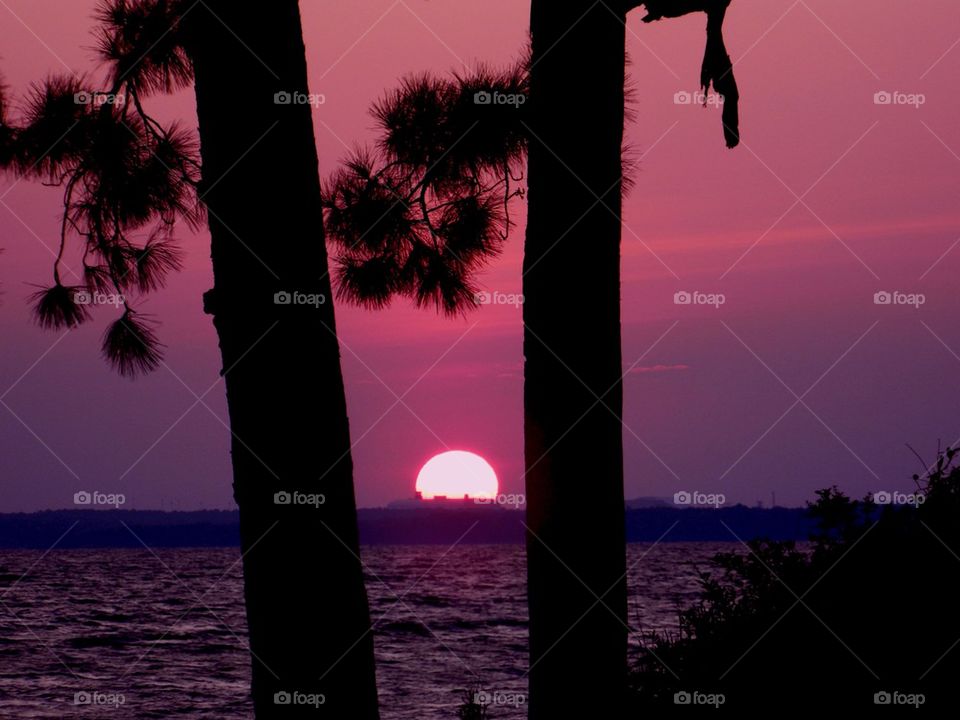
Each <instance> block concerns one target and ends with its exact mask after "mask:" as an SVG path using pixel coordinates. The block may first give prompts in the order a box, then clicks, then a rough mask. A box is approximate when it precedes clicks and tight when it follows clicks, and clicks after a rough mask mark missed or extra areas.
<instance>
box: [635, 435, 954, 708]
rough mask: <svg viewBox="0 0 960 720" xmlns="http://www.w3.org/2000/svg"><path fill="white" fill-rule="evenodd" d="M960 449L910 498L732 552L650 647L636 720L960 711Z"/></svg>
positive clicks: (641, 658)
mask: <svg viewBox="0 0 960 720" xmlns="http://www.w3.org/2000/svg"><path fill="white" fill-rule="evenodd" d="M957 452H958V451H957V450H956V449H952V448H948V449H946V450H945V451H942V452H938V454H937V460H936V462H935V463H934V465H933V466H932V467H930V468H928V469H926V470H925V471H924V472H923V474H921V475H914V478H913V479H914V482H915V483H916V491H915V492H914V493H910V494H891V493H877V494H875V495H873V496H868V497H866V498H864V499H863V500H859V501H858V500H851V499H850V498H848V497H847V496H846V495H844V494H843V493H842V492H841V491H840V490H838V489H837V488H836V487H832V488H829V489H825V490H820V491H819V492H818V493H817V495H818V498H817V501H816V502H814V503H812V504H810V505H809V512H810V513H811V515H812V516H813V517H814V518H815V519H816V521H817V526H818V530H817V532H815V533H814V534H813V536H812V537H811V538H810V543H809V544H804V545H801V546H797V545H795V544H794V543H792V542H768V541H765V540H756V541H753V542H750V543H748V544H747V545H748V546H749V551H747V549H746V548H744V549H743V551H741V552H724V553H720V554H718V555H717V556H715V558H714V559H713V561H712V562H713V569H712V571H708V572H703V573H702V574H701V582H702V586H703V589H702V595H701V599H700V601H699V602H698V603H697V605H695V606H694V607H691V608H689V609H687V610H685V611H683V612H682V613H681V615H680V628H679V633H678V634H677V635H672V636H670V635H662V634H660V635H658V634H650V635H648V636H647V638H646V641H645V642H644V643H643V647H642V648H641V649H640V651H639V654H638V657H637V659H636V662H635V664H634V667H633V672H632V673H631V686H632V691H633V692H632V698H633V701H635V703H636V705H637V707H636V710H638V711H639V710H641V709H650V708H651V707H661V708H663V707H667V706H674V705H677V704H691V705H697V704H700V705H704V704H716V705H721V704H722V707H724V708H725V709H727V710H735V711H739V710H741V709H746V708H756V709H759V708H768V707H769V708H775V707H790V708H795V707H803V708H806V709H808V710H809V709H816V708H819V709H822V710H837V709H842V710H853V709H858V710H861V711H867V712H869V711H871V710H875V709H876V706H877V705H884V704H889V705H893V706H900V707H903V708H906V709H911V710H913V709H914V708H915V707H916V706H920V708H921V709H926V710H930V709H931V708H939V707H947V706H951V705H953V704H954V700H955V695H954V693H955V692H956V691H955V690H954V689H953V687H952V686H953V683H952V680H953V678H954V677H955V676H956V674H957V670H958V668H960V616H958V613H957V612H956V592H957V590H956V588H957V587H958V583H957V579H958V578H960V556H958V553H957V550H958V549H960V522H958V521H960V468H958V467H957V466H956V465H955V463H954V460H955V457H956V454H957Z"/></svg>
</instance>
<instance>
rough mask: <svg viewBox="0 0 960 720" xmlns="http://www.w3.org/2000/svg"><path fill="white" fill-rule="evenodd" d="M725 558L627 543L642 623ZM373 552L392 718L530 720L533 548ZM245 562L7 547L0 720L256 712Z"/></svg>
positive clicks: (2, 559) (188, 554)
mask: <svg viewBox="0 0 960 720" xmlns="http://www.w3.org/2000/svg"><path fill="white" fill-rule="evenodd" d="M720 549H730V546H729V545H723V544H717V543H663V544H660V545H656V546H651V544H649V543H639V544H636V545H631V546H630V547H629V549H628V564H629V565H630V566H632V570H631V572H630V576H629V580H630V593H631V607H630V621H631V624H632V625H635V626H638V627H640V628H642V629H643V631H644V632H646V631H651V630H660V631H664V630H674V631H675V630H676V627H677V608H678V607H679V606H685V605H688V604H689V603H690V602H691V601H692V600H693V599H694V598H695V596H696V592H697V588H698V585H697V575H696V571H697V569H698V567H699V568H703V567H705V566H706V562H707V560H708V559H709V557H710V556H711V555H712V554H713V553H714V552H716V551H718V550H720ZM363 555H364V561H365V563H366V564H367V566H368V571H367V585H368V588H369V593H370V604H371V615H372V617H373V619H374V620H375V621H376V652H377V663H378V664H377V672H378V682H379V686H380V700H381V706H382V708H383V710H382V716H383V718H384V720H415V719H416V720H434V719H436V720H440V719H441V718H442V719H444V720H452V718H455V717H456V707H457V705H458V704H459V702H460V700H461V695H462V690H463V689H464V688H467V687H472V686H475V685H482V686H483V687H484V688H485V689H486V690H487V691H488V696H489V697H490V698H493V699H496V700H497V701H498V702H499V703H500V704H499V705H498V706H497V708H496V715H495V716H496V717H497V718H522V717H525V715H526V713H525V709H524V708H523V707H522V706H520V702H519V701H520V700H522V698H523V693H525V692H526V680H525V677H524V672H525V667H526V665H527V654H526V639H527V638H526V635H527V628H526V620H527V616H526V606H525V592H526V588H525V585H526V583H525V580H526V578H525V570H524V553H523V549H522V547H519V546H513V545H496V546H493V545H490V546H458V547H455V548H453V549H448V548H446V547H439V546H396V547H366V548H364V553H363ZM238 560H239V551H238V550H237V549H235V548H223V549H176V550H157V551H156V555H154V554H152V553H150V552H148V551H146V550H142V551H136V550H67V551H53V552H51V553H49V554H47V555H46V556H44V555H43V553H41V552H34V551H15V552H10V551H0V717H3V718H73V717H77V718H100V717H110V718H116V719H119V718H167V717H190V718H218V719H222V718H249V717H251V716H252V713H251V710H250V704H249V702H248V700H247V697H246V692H247V685H248V682H249V663H248V657H247V654H246V651H245V649H244V648H245V643H246V639H245V635H246V625H245V619H244V614H243V602H242V600H243V598H242V584H241V575H240V573H241V568H240V564H239V563H238ZM23 573H27V575H26V577H24V579H23V580H22V581H20V582H19V583H17V579H18V578H19V577H20V576H21V575H22V574H23ZM93 693H97V695H94V694H93ZM78 694H79V695H78ZM77 700H79V701H80V702H82V703H83V702H86V701H90V702H89V704H76V701H77Z"/></svg>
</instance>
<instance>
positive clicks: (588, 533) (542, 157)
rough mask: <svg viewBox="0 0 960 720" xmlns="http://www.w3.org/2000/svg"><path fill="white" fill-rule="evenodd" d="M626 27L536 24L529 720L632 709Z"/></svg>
mask: <svg viewBox="0 0 960 720" xmlns="http://www.w3.org/2000/svg"><path fill="white" fill-rule="evenodd" d="M623 19H624V18H623V15H622V14H620V15H619V16H618V15H616V14H614V13H612V12H611V11H610V10H609V9H608V8H607V7H605V5H604V3H597V4H594V2H593V0H576V1H573V0H571V2H565V3H557V2H549V1H548V0H534V2H533V8H532V16H531V31H532V36H533V38H532V42H533V48H532V69H531V87H530V95H531V116H530V129H531V131H532V133H531V134H532V137H531V140H530V150H529V175H528V183H529V216H528V225H527V239H526V249H525V255H524V287H523V292H524V295H525V297H526V301H525V304H524V323H525V326H526V327H525V332H524V355H525V358H526V365H525V372H524V375H525V384H524V404H525V416H526V419H525V435H526V437H525V459H526V472H527V474H526V493H527V522H528V525H529V532H528V535H527V562H528V578H529V603H530V663H531V671H530V718H531V719H532V720H546V719H550V720H553V719H554V718H559V717H583V718H587V717H596V718H616V717H618V716H619V714H620V712H621V708H622V702H623V696H624V687H625V677H626V653H627V631H626V625H625V623H626V581H625V577H624V576H625V572H626V561H625V546H624V542H625V537H624V499H623V439H622V428H621V423H620V416H621V412H622V403H623V398H622V396H623V393H622V384H621V351H620V207H621V146H622V140H623V121H624V105H623V103H624V91H623V87H624V60H625V47H624V35H625V28H624V24H623ZM598 198H600V200H598ZM597 397H600V398H602V401H601V402H598V401H597ZM597 597H600V598H602V602H598V601H597Z"/></svg>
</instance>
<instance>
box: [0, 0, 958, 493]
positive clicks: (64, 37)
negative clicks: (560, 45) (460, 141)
mask: <svg viewBox="0 0 960 720" xmlns="http://www.w3.org/2000/svg"><path fill="white" fill-rule="evenodd" d="M94 4H95V3H94V2H93V0H72V1H71V2H62V0H0V28H2V30H0V38H2V42H0V77H2V78H3V80H4V82H5V83H6V85H7V86H8V88H9V90H10V93H11V96H12V98H13V99H14V101H15V103H14V104H15V105H16V99H17V98H18V97H22V95H23V93H24V92H25V91H26V90H27V88H28V87H29V84H30V82H31V81H34V80H39V79H41V78H43V77H45V76H47V75H49V74H53V73H66V72H76V73H87V74H91V75H92V76H94V77H96V76H97V75H96V74H97V72H98V66H97V64H96V61H95V58H94V56H93V51H92V50H91V46H92V45H93V39H92V37H91V30H92V21H91V20H90V16H91V13H92V9H93V7H94ZM301 6H302V9H303V15H304V25H305V30H306V45H307V53H308V60H309V65H310V84H311V92H314V93H320V94H323V95H324V97H325V103H324V104H323V105H322V106H320V107H318V108H316V109H315V110H314V121H315V126H316V134H317V141H318V147H319V155H320V166H321V167H320V169H321V174H322V175H323V176H324V177H326V176H327V175H329V174H330V172H332V171H333V170H334V169H335V168H336V166H337V163H338V161H340V160H341V159H342V158H343V157H344V155H345V154H346V153H347V151H348V149H349V148H350V147H352V146H354V145H356V144H362V143H364V142H367V141H370V140H371V139H372V137H373V134H374V128H373V121H372V119H371V117H370V115H369V113H368V108H369V106H370V103H371V102H372V101H373V100H375V99H376V98H378V97H379V96H380V95H381V94H382V93H383V92H384V90H385V89H388V88H391V87H393V86H395V85H396V83H397V81H398V80H399V79H400V78H401V77H402V76H404V75H406V74H409V73H417V72H423V71H431V72H436V73H445V72H449V71H455V70H462V69H469V68H472V67H475V66H476V65H477V63H480V62H484V63H491V64H498V63H506V62H509V61H511V60H513V59H515V58H516V57H517V56H518V55H519V54H520V53H521V51H522V48H523V46H524V44H525V42H526V37H527V26H528V13H529V5H528V4H527V3H523V2H518V1H517V0H486V1H485V2H482V3H466V2H463V1H462V0H460V1H455V0H362V1H358V2H351V3H337V2H332V1H330V0H322V1H321V0H304V2H302V3H301ZM877 7H878V3H876V2H871V1H868V0H844V2H840V3H837V2H830V1H828V0H798V1H797V2H794V1H793V0H734V1H733V3H732V6H731V8H730V11H729V12H728V16H727V22H726V27H725V33H726V40H727V47H728V49H729V51H730V53H731V55H732V57H733V59H734V61H735V63H736V73H737V79H738V82H739V85H740V92H741V98H742V100H741V118H742V125H741V131H742V135H743V143H742V145H741V146H740V147H739V148H738V149H736V150H734V151H728V150H727V149H726V148H725V147H724V143H723V136H722V132H721V125H720V118H719V111H718V110H717V109H716V108H715V107H713V106H710V107H708V108H703V107H699V106H697V105H690V104H682V103H679V104H678V103H677V102H675V95H676V94H677V93H678V92H692V91H694V90H696V86H697V81H698V78H699V69H700V60H701V57H702V52H703V43H704V31H703V28H704V22H705V21H704V18H703V16H699V15H698V16H692V17H687V18H684V19H682V20H673V21H664V22H661V23H656V24H652V25H645V24H644V23H642V22H641V21H640V18H641V16H642V12H640V11H637V12H634V13H632V14H631V15H630V17H629V20H628V24H627V40H628V49H629V53H630V64H629V66H628V76H629V84H630V88H631V90H632V95H633V102H632V107H631V110H632V117H631V119H630V121H629V123H628V126H627V138H628V141H629V144H630V146H631V155H632V157H633V158H634V159H635V160H636V161H637V164H638V169H637V171H636V172H635V174H634V181H635V185H634V188H633V189H632V191H631V193H630V195H629V196H628V197H627V198H626V201H625V223H624V232H623V292H622V297H623V321H624V326H623V331H624V332H623V348H624V370H625V371H626V373H627V374H626V376H625V414H624V426H625V429H624V447H625V453H626V485H627V492H626V495H627V497H635V496H640V495H656V496H671V495H673V493H675V492H677V491H680V490H700V491H704V492H720V493H723V494H724V495H726V497H727V500H728V502H737V501H740V502H745V503H748V504H753V503H755V502H757V500H762V501H764V502H765V503H769V502H770V499H771V493H773V492H775V493H776V500H777V503H778V504H784V505H799V504H802V503H803V502H804V501H806V500H809V499H811V498H812V496H813V492H814V490H816V489H817V488H820V487H824V486H828V485H832V484H837V485H839V486H840V487H841V488H842V489H844V490H846V491H848V492H850V493H852V494H855V495H862V494H864V493H865V492H867V491H868V490H871V489H872V490H881V489H891V490H892V489H903V490H905V489H908V488H910V487H911V482H910V474H912V473H913V472H916V471H918V470H919V469H920V463H919V461H918V460H917V458H916V457H914V456H913V454H912V453H911V452H910V450H909V449H908V448H907V446H906V445H907V444H908V443H909V444H910V445H911V446H913V447H914V448H916V449H917V451H918V452H920V453H921V455H923V456H924V457H925V458H927V459H930V460H932V459H933V457H934V454H935V451H936V447H937V441H938V439H939V440H940V441H942V442H943V443H944V444H950V443H954V442H956V441H958V440H960V322H958V321H957V318H958V316H960V292H958V285H960V283H958V281H957V279H956V278H957V275H958V270H960V247H957V246H958V245H960V123H958V122H957V118H958V117H960V95H958V93H957V92H956V89H955V86H954V82H955V81H956V78H957V77H958V76H960V4H957V3H956V2H953V1H952V0H918V2H916V3H910V4H905V3H899V4H897V7H896V12H890V11H884V12H878V10H877ZM100 70H102V69H100ZM591 92H592V90H591V88H590V87H575V86H571V87H570V88H569V97H570V103H590V102H591ZM877 93H900V95H897V96H896V100H897V101H896V102H894V103H890V104H884V103H880V104H878V103H877V102H876V101H875V95H876V94H877ZM908 96H917V97H914V98H913V99H914V100H916V102H914V103H913V104H900V101H907V100H909V99H910V98H909V97H908ZM244 103H245V98H243V97H238V98H236V104H237V112H238V113H242V112H243V106H244ZM150 107H151V109H152V110H153V111H154V112H155V114H156V115H157V116H159V117H161V118H163V119H164V120H173V119H180V120H181V121H182V122H183V123H184V124H185V125H187V126H188V127H190V128H195V125H196V117H195V112H194V104H193V96H192V93H191V92H190V91H186V92H182V93H180V94H179V95H177V96H176V97H173V98H168V97H155V98H152V99H151V106H150ZM15 113H16V107H14V114H15ZM584 141H585V142H588V141H589V138H584ZM264 180H265V181H266V182H268V181H269V178H265V179H264ZM515 209H516V213H517V215H516V217H517V219H519V220H520V221H521V222H520V225H519V227H517V228H516V230H515V232H514V233H513V234H512V236H511V238H510V241H509V244H508V246H507V249H506V251H505V252H504V254H503V256H502V257H501V258H499V259H498V260H497V261H496V262H495V263H494V264H492V265H491V266H490V268H489V269H488V271H487V272H485V273H484V274H483V276H482V278H481V283H482V285H483V288H484V289H485V290H487V291H489V292H500V293H518V292H520V287H521V260H522V241H523V223H522V220H523V208H522V206H520V205H518V206H517V207H516V208H515ZM265 211H267V209H266V208H265ZM59 213H60V192H59V191H58V190H56V189H51V188H44V187H42V186H40V185H39V184H36V183H33V182H30V181H22V182H14V181H13V180H12V179H11V178H4V179H2V180H0V247H2V248H3V253H2V255H0V292H2V295H0V333H2V337H3V341H2V342H3V352H2V356H0V396H2V402H3V405H0V483H2V493H0V511H20V510H37V509H45V508H64V507H71V506H72V496H73V493H74V492H77V491H78V490H83V489H86V490H100V491H103V492H122V493H124V494H125V495H126V497H127V507H128V508H135V509H146V508H161V507H163V508H166V509H172V508H176V509H194V508H230V507H233V506H234V504H233V499H232V494H231V474H230V458H229V438H230V436H229V431H228V430H227V427H226V419H227V413H226V403H225V398H224V391H223V385H222V383H221V382H220V381H219V378H218V371H219V369H220V363H219V351H218V348H217V343H216V336H215V333H214V331H213V327H212V324H211V320H210V318H209V317H208V316H206V315H204V314H203V312H202V308H201V300H200V296H201V294H202V293H203V292H204V291H205V290H207V289H209V288H210V287H211V285H212V274H211V269H210V259H209V236H208V235H207V234H206V233H197V234H191V233H190V231H189V230H188V229H187V228H185V227H184V228H181V230H180V232H179V234H178V235H179V237H180V238H181V239H182V247H183V249H184V251H185V254H186V269H185V270H184V271H183V272H182V273H180V274H178V275H176V276H175V277H173V278H172V281H171V282H170V284H169V285H168V287H167V288H166V289H165V290H163V291H161V292H158V293H156V294H154V295H152V296H150V297H149V298H148V299H147V300H146V302H145V303H143V304H142V305H141V308H142V309H143V310H144V311H146V312H149V313H151V314H152V315H154V316H155V317H156V319H158V320H160V321H161V323H162V325H161V327H160V333H161V337H162V339H163V341H164V342H165V343H166V344H167V346H168V347H167V354H166V361H165V362H166V367H164V368H161V369H160V370H158V371H157V372H155V373H154V374H152V375H151V376H149V377H146V378H142V379H138V380H136V381H135V382H130V381H128V380H124V379H121V378H119V377H118V376H116V375H115V374H114V372H113V371H112V370H111V369H110V368H109V367H108V366H107V365H106V363H104V362H103V361H102V360H101V358H100V355H99V341H100V335H101V334H102V332H103V329H104V326H105V324H106V322H107V320H108V319H109V318H110V317H112V315H113V313H112V311H111V310H109V309H108V310H103V311H101V312H100V313H99V314H98V316H97V320H96V322H93V323H90V324H89V325H85V326H83V327H82V328H80V329H78V330H75V331H71V332H67V333H65V334H64V333H57V332H47V331H42V330H40V329H39V328H38V327H37V326H36V325H35V324H34V323H33V322H32V320H31V317H30V313H29V310H28V304H27V297H28V296H29V295H30V294H31V293H32V292H33V291H34V290H35V289H36V288H35V287H33V286H32V285H31V283H33V284H36V285H45V284H49V282H50V277H51V267H52V260H53V256H52V253H53V248H54V246H55V240H56V237H57V233H58V215H59ZM588 251H589V249H588V248H585V252H588ZM75 265H78V263H75ZM677 292H700V293H708V294H711V293H712V294H722V295H723V298H724V300H725V302H724V303H723V304H722V305H721V306H720V307H718V308H715V307H711V306H692V305H678V304H675V302H674V298H675V293H677ZM878 292H891V293H893V292H900V293H905V294H910V293H920V294H922V298H921V299H922V300H923V304H922V305H921V306H920V307H915V306H910V305H902V306H895V305H883V304H880V305H878V304H875V302H874V296H875V293H878ZM567 301H568V302H569V303H570V304H571V305H573V304H575V303H577V302H578V288H577V287H575V286H574V287H570V288H569V293H568V298H567ZM557 312H558V313H563V312H564V308H563V307H558V308H557ZM337 319H338V324H339V330H340V334H341V339H342V354H343V368H344V374H345V380H346V389H347V398H348V404H349V411H350V421H351V431H352V436H353V441H354V443H355V447H354V463H355V467H356V485H357V496H358V501H359V504H360V505H361V506H376V505H382V504H385V503H387V502H389V501H391V500H394V499H398V498H405V497H410V496H412V494H413V490H414V481H415V478H416V476H417V471H418V470H419V469H420V466H421V465H422V464H423V463H424V462H425V461H426V460H427V459H429V458H430V457H431V456H432V455H434V454H436V453H437V452H441V451H443V450H447V449H463V450H470V451H473V452H476V453H478V454H480V455H482V456H483V457H485V458H486V459H487V460H489V462H490V463H491V464H492V465H493V466H494V468H495V469H496V470H497V473H498V475H499V476H500V481H501V491H503V492H512V493H516V492H522V490H523V480H522V476H523V456H522V449H523V436H522V427H523V426H522V387H523V380H522V324H521V310H520V308H519V307H514V306H511V305H507V306H487V307H483V308H481V309H480V310H478V311H476V312H474V313H472V314H470V315H469V316H468V317H467V318H465V319H456V320H451V319H448V318H443V317H438V316H437V315H436V314H435V313H433V312H432V311H419V310H416V309H414V308H412V307H410V306H409V305H408V304H407V303H405V302H398V303H395V305H394V307H393V308H392V309H390V310H388V311H385V312H379V313H375V312H370V311H364V310H359V309H356V308H351V307H346V306H343V305H338V307H337ZM198 397H199V398H201V400H200V401H198ZM283 421H284V419H283V418H277V422H278V423H282V422H283ZM590 480H591V479H590V478H584V479H583V487H584V493H585V495H586V496H589V492H590Z"/></svg>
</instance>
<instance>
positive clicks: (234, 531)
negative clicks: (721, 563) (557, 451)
mask: <svg viewBox="0 0 960 720" xmlns="http://www.w3.org/2000/svg"><path fill="white" fill-rule="evenodd" d="M357 515H358V520H359V526H360V541H361V543H362V544H363V545H452V544H454V543H457V542H458V541H459V543H461V544H468V545H478V544H521V543H523V542H524V533H525V528H524V526H523V519H524V514H523V513H522V512H520V511H516V510H503V509H499V508H495V507H488V506H484V507H478V508H464V509H449V508H443V509H438V508H413V509H389V508H365V509H361V510H359V511H358V513H357ZM813 527H814V526H813V521H812V520H811V519H810V518H809V517H808V516H807V513H806V510H805V509H803V508H779V507H777V508H749V507H746V506H743V505H735V506H732V507H721V508H718V509H712V508H711V509H706V508H675V507H652V508H639V509H628V510H627V512H626V534H627V541H628V542H654V541H660V542H739V541H741V540H743V541H746V540H750V539H753V538H757V537H766V538H769V539H772V540H806V539H807V538H808V537H809V534H810V532H811V531H812V530H813ZM239 544H240V540H239V512H238V511H236V510H194V511H170V512H167V511H160V510H47V511H41V512H33V513H0V549H8V550H9V549H24V550H27V549H39V550H46V549H49V548H51V547H54V546H55V547H57V548H63V549H80V548H143V546H144V545H147V546H148V547H151V548H155V547H162V548H189V547H196V548H203V547H237V546H239Z"/></svg>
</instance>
